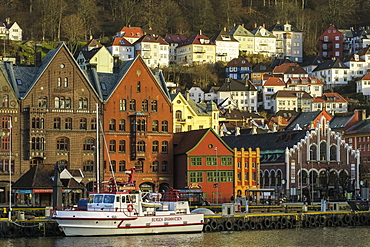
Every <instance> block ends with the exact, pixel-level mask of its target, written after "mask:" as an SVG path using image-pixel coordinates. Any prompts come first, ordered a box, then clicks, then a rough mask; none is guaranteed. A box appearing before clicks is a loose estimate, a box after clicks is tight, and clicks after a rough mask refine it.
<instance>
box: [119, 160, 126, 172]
mask: <svg viewBox="0 0 370 247" xmlns="http://www.w3.org/2000/svg"><path fill="white" fill-rule="evenodd" d="M118 171H119V172H124V171H126V161H124V160H120V161H119V163H118Z"/></svg>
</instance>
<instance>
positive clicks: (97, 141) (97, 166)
mask: <svg viewBox="0 0 370 247" xmlns="http://www.w3.org/2000/svg"><path fill="white" fill-rule="evenodd" d="M95 146H96V147H95V154H96V161H95V169H96V191H97V192H98V193H99V192H100V190H99V186H100V176H99V175H100V169H99V161H100V155H99V150H100V147H99V105H98V103H96V145H95Z"/></svg>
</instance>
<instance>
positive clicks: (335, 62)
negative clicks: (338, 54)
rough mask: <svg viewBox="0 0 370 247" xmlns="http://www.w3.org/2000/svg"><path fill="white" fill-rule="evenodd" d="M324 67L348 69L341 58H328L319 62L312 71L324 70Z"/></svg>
mask: <svg viewBox="0 0 370 247" xmlns="http://www.w3.org/2000/svg"><path fill="white" fill-rule="evenodd" d="M326 69H349V68H348V67H347V66H346V65H345V64H344V63H343V62H342V61H341V60H339V59H336V60H328V61H325V62H324V63H322V64H319V65H318V66H317V67H316V68H315V69H314V70H313V71H312V72H316V71H320V70H326Z"/></svg>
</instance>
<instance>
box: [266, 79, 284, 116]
mask: <svg viewBox="0 0 370 247" xmlns="http://www.w3.org/2000/svg"><path fill="white" fill-rule="evenodd" d="M285 88H286V85H285V83H284V82H283V80H282V79H281V78H279V77H269V78H268V79H267V81H266V82H265V83H264V85H263V86H262V100H263V107H264V109H266V110H270V109H273V104H272V101H271V100H272V96H273V95H274V94H275V93H276V92H278V91H280V90H285ZM275 109H276V108H275Z"/></svg>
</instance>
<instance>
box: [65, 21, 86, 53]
mask: <svg viewBox="0 0 370 247" xmlns="http://www.w3.org/2000/svg"><path fill="white" fill-rule="evenodd" d="M83 24H84V22H83V20H82V19H81V18H80V17H79V16H78V15H77V14H72V15H69V16H66V17H64V19H63V25H62V31H63V34H64V37H65V38H66V39H67V41H68V46H69V50H70V51H71V52H72V54H74V53H75V52H76V51H77V48H78V41H79V40H82V39H83V37H84V33H85V32H84V31H85V30H84V25H83Z"/></svg>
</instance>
